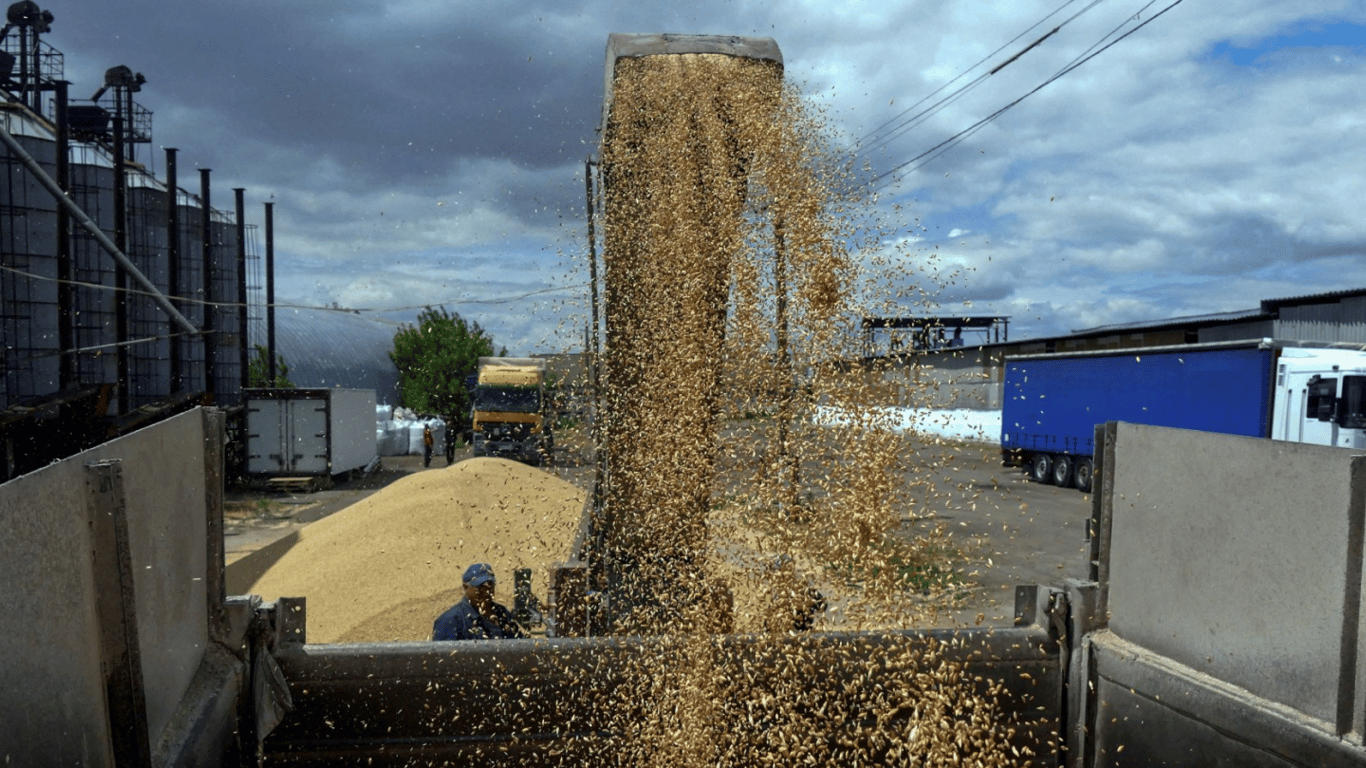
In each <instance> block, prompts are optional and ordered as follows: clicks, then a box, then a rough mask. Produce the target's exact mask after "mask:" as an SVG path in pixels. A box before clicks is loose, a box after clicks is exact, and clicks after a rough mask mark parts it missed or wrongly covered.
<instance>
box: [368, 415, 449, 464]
mask: <svg viewBox="0 0 1366 768" xmlns="http://www.w3.org/2000/svg"><path fill="white" fill-rule="evenodd" d="M427 426H430V427H431V428H432V437H433V443H432V453H433V454H435V455H438V456H439V455H442V454H443V453H444V452H445V449H446V422H444V421H442V420H441V419H439V418H437V417H435V416H419V415H418V414H416V413H414V412H413V411H412V410H411V409H409V408H404V407H402V406H393V405H377V406H375V448H376V450H377V451H378V452H379V455H380V456H421V455H422V428H423V427H427Z"/></svg>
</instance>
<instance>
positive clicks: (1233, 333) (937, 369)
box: [864, 288, 1366, 409]
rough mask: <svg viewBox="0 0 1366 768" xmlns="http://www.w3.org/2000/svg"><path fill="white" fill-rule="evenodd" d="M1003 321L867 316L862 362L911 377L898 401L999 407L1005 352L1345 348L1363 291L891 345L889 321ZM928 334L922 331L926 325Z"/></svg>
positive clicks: (1358, 320) (1359, 326) (1365, 298)
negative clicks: (1038, 331)
mask: <svg viewBox="0 0 1366 768" xmlns="http://www.w3.org/2000/svg"><path fill="white" fill-rule="evenodd" d="M1007 321H1008V318H956V317H943V318H900V319H897V321H896V322H893V321H892V319H889V318H869V320H868V321H865V323H864V326H865V336H866V338H865V353H864V354H865V362H866V363H868V364H870V365H874V364H884V365H887V366H889V371H890V372H889V374H888V375H889V377H893V378H897V379H900V380H908V381H910V382H912V383H913V384H914V385H916V386H913V387H908V388H907V390H906V392H905V393H904V398H903V400H904V402H903V403H902V404H903V405H910V406H918V407H929V408H975V409H997V408H1000V407H1001V375H1002V370H1003V369H1002V364H1003V361H1004V359H1005V358H1006V357H1009V356H1014V355H1037V354H1045V353H1050V352H1083V351H1090V350H1104V349H1126V348H1131V347H1161V346H1172V345H1180V344H1197V343H1207V342H1216V341H1240V340H1245V339H1263V338H1273V339H1285V340H1293V341H1308V342H1317V343H1324V344H1343V345H1350V346H1360V345H1366V288H1355V289H1351V290H1342V291H1333V292H1329V293H1319V294H1312V295H1306V296H1296V297H1291V298H1283V299H1266V300H1263V301H1262V302H1261V303H1260V305H1259V306H1258V307H1256V308H1254V309H1246V310H1240V311H1236V312H1223V313H1217V314H1209V315H1193V316H1189V317H1174V318H1168V319H1164V320H1148V321H1137V322H1133V323H1123V324H1119V325H1107V326H1102V327H1099V328H1088V329H1084V330H1079V331H1074V332H1073V333H1071V334H1069V335H1066V336H1052V337H1046V338H1039V339H1026V340H1021V341H1007V340H1003V339H1000V337H999V333H998V337H997V339H996V340H992V339H990V338H987V339H985V340H984V341H982V342H981V343H970V344H964V345H957V346H955V345H942V344H935V343H930V344H925V343H916V342H915V341H910V342H907V343H904V344H901V345H900V348H897V340H896V333H897V330H896V326H902V327H904V328H906V329H911V330H910V331H908V332H914V333H918V334H920V335H919V338H920V339H925V338H931V336H932V334H938V337H943V336H945V335H946V334H944V333H943V331H944V330H945V329H947V330H948V332H949V333H950V334H951V333H952V332H953V329H954V328H955V327H958V326H960V325H961V326H962V327H964V328H974V327H990V328H993V329H996V328H999V327H1003V326H1004V325H1005V323H1006V322H1007ZM927 328H928V329H930V331H931V333H926V329H927Z"/></svg>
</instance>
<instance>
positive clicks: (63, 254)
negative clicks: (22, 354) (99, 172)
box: [53, 80, 76, 389]
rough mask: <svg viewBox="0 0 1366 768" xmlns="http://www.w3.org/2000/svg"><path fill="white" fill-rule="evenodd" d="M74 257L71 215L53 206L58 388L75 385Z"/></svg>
mask: <svg viewBox="0 0 1366 768" xmlns="http://www.w3.org/2000/svg"><path fill="white" fill-rule="evenodd" d="M69 85H70V83H68V82H67V81H65V80H58V81H57V109H56V115H55V117H56V119H57V155H56V157H55V158H54V160H55V166H54V169H53V170H54V171H55V172H56V174H57V179H56V181H57V187H58V189H60V190H61V191H62V197H64V198H66V199H70V197H69V195H70V193H71V136H70V128H69V125H68V123H69V117H68V112H67V106H68V105H69V103H70V97H69V95H68V93H67V86H69ZM73 265H74V259H73V258H72V255H71V216H70V214H69V213H67V210H66V208H65V207H64V206H60V205H59V206H57V344H58V349H60V350H62V356H61V358H60V359H59V360H58V362H57V381H58V388H60V389H69V388H71V387H74V386H75V385H76V357H75V355H73V354H70V353H69V352H68V350H72V349H75V348H76V330H75V324H74V322H73V318H74V316H75V306H76V286H75V284H74V283H72V281H71V276H72V271H73Z"/></svg>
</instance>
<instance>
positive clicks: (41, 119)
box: [0, 0, 263, 480]
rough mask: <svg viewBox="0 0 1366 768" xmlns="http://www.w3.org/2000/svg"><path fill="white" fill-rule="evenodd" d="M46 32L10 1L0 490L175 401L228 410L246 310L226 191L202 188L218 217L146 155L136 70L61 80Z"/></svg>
mask: <svg viewBox="0 0 1366 768" xmlns="http://www.w3.org/2000/svg"><path fill="white" fill-rule="evenodd" d="M53 23H54V17H53V14H52V13H51V12H50V11H47V10H43V9H41V8H40V7H39V6H38V5H37V4H36V3H34V2H31V0H25V1H24V2H17V3H14V4H12V5H10V6H9V7H8V9H7V12H6V18H5V24H4V27H3V34H0V95H2V96H3V101H0V129H2V130H0V142H2V143H0V349H2V350H3V356H4V375H3V377H0V480H5V479H9V478H11V477H14V476H17V475H18V474H22V473H24V472H26V471H29V470H31V469H34V468H36V467H38V466H43V465H45V464H47V463H49V462H50V461H52V460H54V459H57V458H61V457H63V456H66V455H70V454H71V453H74V452H75V451H77V450H80V449H82V448H84V447H88V446H91V445H95V444H98V443H100V442H102V441H103V440H106V439H109V438H111V437H115V436H118V435H119V434H123V433H125V432H127V431H129V430H131V429H134V428H136V427H139V426H142V425H145V424H147V423H150V422H151V421H156V420H158V419H160V418H164V417H165V416H169V415H172V414H174V413H177V412H179V411H181V410H184V409H186V408H189V407H192V406H193V405H198V404H206V405H208V404H212V405H216V406H218V407H222V408H227V409H231V408H234V407H238V406H240V400H241V390H242V388H243V386H244V384H245V383H246V382H245V377H246V372H247V368H248V350H249V349H250V346H249V344H248V339H247V335H248V328H249V327H250V323H251V322H253V321H255V320H256V319H257V318H259V317H260V316H261V315H262V314H263V309H262V307H261V305H260V296H259V294H260V290H259V286H260V283H261V280H260V279H259V274H260V258H259V255H258V254H257V253H256V252H255V248H254V244H253V242H252V240H251V238H249V237H248V229H247V227H246V226H245V225H244V222H243V219H244V217H243V215H242V195H243V191H242V190H232V191H231V192H230V194H228V195H222V194H221V193H217V194H218V195H220V196H221V198H231V197H234V196H235V198H236V201H235V202H236V211H235V213H226V212H224V211H223V210H221V209H219V208H217V207H215V206H214V204H213V203H214V202H215V199H216V198H215V197H214V195H215V191H214V190H212V188H211V183H210V182H211V180H210V176H211V173H210V170H209V169H197V170H196V171H194V172H181V171H178V166H177V156H176V150H174V149H165V150H164V158H163V157H155V156H154V153H153V150H152V148H151V145H152V114H151V112H150V111H148V110H147V109H145V108H144V107H143V106H141V105H140V104H139V103H138V102H137V100H136V96H137V94H138V92H139V91H140V90H141V88H142V86H143V85H144V84H145V83H146V82H147V79H146V78H145V77H144V76H143V75H142V74H141V73H139V72H135V71H134V70H133V69H131V68H129V67H127V66H122V65H118V66H112V67H110V68H109V69H108V70H106V71H105V73H104V79H103V82H101V83H97V84H94V85H91V86H87V85H84V84H73V83H68V82H67V81H66V80H65V79H64V73H63V56H62V53H61V52H60V51H58V50H57V49H55V48H53V47H52V46H51V45H50V44H49V43H48V42H47V41H46V40H45V39H44V37H45V35H46V34H47V33H48V32H49V31H50V30H51V28H52V25H53ZM87 88H88V90H87ZM157 154H158V155H159V154H160V153H157ZM158 162H160V164H161V171H160V173H158V172H157V169H156V166H157V164H158ZM182 184H183V185H186V186H188V187H190V188H192V189H193V190H194V191H188V190H187V189H186V188H183V187H182V186H181V185H182Z"/></svg>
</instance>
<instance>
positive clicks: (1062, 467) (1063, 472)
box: [1052, 453, 1072, 488]
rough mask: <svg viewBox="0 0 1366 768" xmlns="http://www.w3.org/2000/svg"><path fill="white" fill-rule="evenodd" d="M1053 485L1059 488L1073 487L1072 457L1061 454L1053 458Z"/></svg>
mask: <svg viewBox="0 0 1366 768" xmlns="http://www.w3.org/2000/svg"><path fill="white" fill-rule="evenodd" d="M1052 477H1053V484H1054V485H1056V486H1058V487H1059V488H1070V487H1071V486H1072V457H1071V456H1068V455H1067V454H1065V453H1060V454H1058V455H1057V456H1054V457H1053V474H1052Z"/></svg>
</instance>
